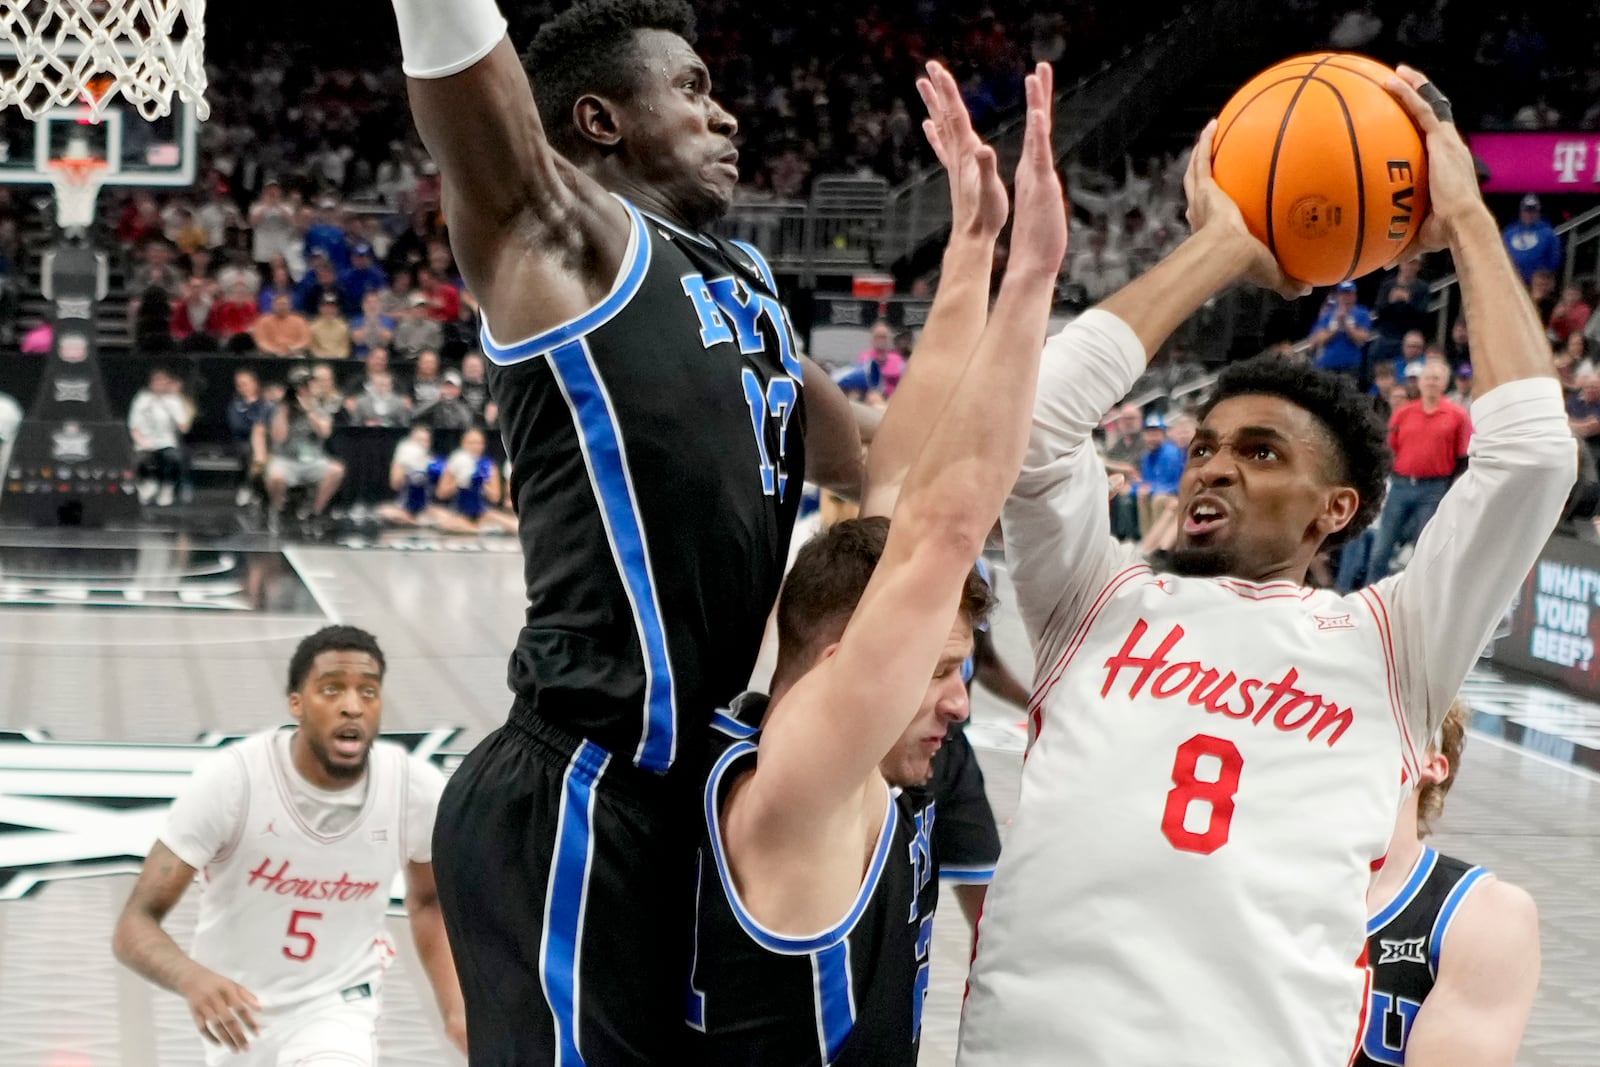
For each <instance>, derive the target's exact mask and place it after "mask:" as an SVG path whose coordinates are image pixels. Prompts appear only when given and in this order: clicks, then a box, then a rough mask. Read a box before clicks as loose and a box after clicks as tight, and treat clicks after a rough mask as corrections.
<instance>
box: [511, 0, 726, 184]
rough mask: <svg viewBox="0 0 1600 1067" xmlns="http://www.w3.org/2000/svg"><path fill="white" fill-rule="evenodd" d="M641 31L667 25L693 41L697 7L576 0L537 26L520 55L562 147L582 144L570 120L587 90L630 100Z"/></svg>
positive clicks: (652, 0) (665, 0)
mask: <svg viewBox="0 0 1600 1067" xmlns="http://www.w3.org/2000/svg"><path fill="white" fill-rule="evenodd" d="M640 30H665V31H666V32H667V33H675V34H677V35H678V36H679V37H682V38H683V39H684V40H685V41H688V42H689V43H690V44H693V43H694V11H693V10H692V9H691V8H690V7H689V5H688V4H687V3H686V2H685V0H578V2H577V3H575V4H573V5H572V6H571V7H569V8H567V9H566V10H565V11H563V12H562V13H561V14H560V15H557V16H556V17H555V18H553V19H551V20H550V21H549V22H547V23H545V24H544V25H543V26H541V27H540V28H539V32H538V33H537V34H535V35H534V38H533V43H532V44H530V45H528V47H527V49H526V50H525V51H524V52H523V54H522V65H523V66H524V67H525V68H527V71H528V80H529V81H530V82H532V83H533V95H534V98H535V99H536V100H538V101H539V118H540V120H541V121H542V122H543V123H544V134H545V136H546V137H547V138H549V140H550V143H551V144H552V145H553V146H555V148H556V149H557V150H558V151H562V152H571V151H572V150H573V149H575V148H579V147H581V146H582V138H581V137H580V136H579V134H578V130H577V127H576V126H575V125H574V124H573V122H572V109H573V107H574V106H576V105H577V103H578V98H579V97H582V96H585V95H587V94H589V93H594V94H597V95H599V96H606V97H610V98H612V99H626V98H627V97H629V96H631V95H632V93H633V91H634V89H635V87H636V86H637V84H638V82H637V71H638V69H639V64H638V63H636V62H634V56H633V49H634V43H635V38H636V36H637V35H638V33H639V31H640Z"/></svg>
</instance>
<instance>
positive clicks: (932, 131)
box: [922, 119, 945, 163]
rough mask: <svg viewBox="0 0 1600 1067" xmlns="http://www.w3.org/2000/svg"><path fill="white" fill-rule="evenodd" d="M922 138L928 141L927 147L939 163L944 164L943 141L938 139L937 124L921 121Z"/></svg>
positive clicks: (926, 120) (925, 120)
mask: <svg viewBox="0 0 1600 1067" xmlns="http://www.w3.org/2000/svg"><path fill="white" fill-rule="evenodd" d="M922 136H924V137H926V138H927V139H928V145H929V146H930V147H931V148H932V149H933V154H934V155H936V156H938V157H939V162H940V163H943V162H945V158H944V141H943V140H942V139H941V138H940V137H939V125H938V123H936V122H934V121H933V120H932V119H923V120H922Z"/></svg>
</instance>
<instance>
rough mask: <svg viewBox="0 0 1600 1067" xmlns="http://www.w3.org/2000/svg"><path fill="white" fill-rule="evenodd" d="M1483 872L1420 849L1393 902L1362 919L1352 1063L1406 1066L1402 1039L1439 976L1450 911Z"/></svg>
mask: <svg viewBox="0 0 1600 1067" xmlns="http://www.w3.org/2000/svg"><path fill="white" fill-rule="evenodd" d="M1488 873H1489V872H1488V871H1485V870H1484V869H1483V868H1482V867H1474V866H1472V865H1471V864H1469V863H1463V862H1461V861H1460V860H1457V859H1451V858H1450V857H1449V856H1441V855H1440V854H1439V853H1437V852H1435V851H1434V850H1433V849H1431V848H1426V847H1424V848H1423V850H1422V855H1421V856H1419V857H1418V858H1417V865H1416V867H1415V868H1414V869H1413V870H1412V872H1411V877H1410V878H1408V879H1406V884H1405V885H1404V886H1403V887H1402V888H1401V890H1400V892H1399V894H1397V895H1396V896H1395V898H1394V900H1392V901H1390V902H1389V904H1388V905H1387V906H1385V907H1384V909H1383V910H1382V911H1380V912H1378V914H1376V915H1374V916H1373V917H1372V918H1371V919H1369V920H1367V960H1368V964H1369V966H1370V967H1371V968H1372V1004H1371V1005H1370V1007H1369V1008H1368V1011H1367V1028H1366V1031H1365V1033H1364V1034H1363V1035H1362V1038H1361V1051H1360V1053H1359V1054H1358V1055H1357V1056H1356V1059H1355V1063H1356V1064H1357V1065H1370V1064H1388V1065H1391V1067H1395V1065H1399V1064H1403V1063H1405V1062H1406V1039H1407V1038H1408V1037H1409V1036H1410V1035H1411V1024H1412V1022H1414V1021H1415V1020H1416V1018H1417V1012H1418V1011H1420V1010H1422V1001H1423V999H1424V998H1425V997H1427V995H1428V992H1429V990H1431V989H1432V988H1433V981H1434V978H1435V977H1437V976H1438V973H1439V950H1440V949H1441V948H1442V947H1443V946H1444V935H1445V934H1446V933H1447V932H1448V931H1449V929H1450V924H1451V922H1453V921H1454V920H1455V917H1456V911H1457V909H1458V908H1459V907H1460V906H1461V902H1462V901H1463V900H1464V899H1466V896H1467V894H1468V893H1470V892H1471V891H1472V887H1473V886H1475V885H1477V884H1478V882H1479V881H1480V880H1482V879H1483V877H1484V876H1485V875H1487V874H1488Z"/></svg>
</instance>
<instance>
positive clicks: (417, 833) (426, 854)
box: [405, 756, 444, 863]
mask: <svg viewBox="0 0 1600 1067" xmlns="http://www.w3.org/2000/svg"><path fill="white" fill-rule="evenodd" d="M406 765H407V768H406V769H407V772H408V773H409V774H410V781H409V782H408V783H407V784H406V816H405V817H406V860H407V861H408V862H410V863H432V862H433V817H434V815H435V814H436V813H437V812H438V810H439V794H440V793H442V792H444V775H443V774H441V773H440V772H439V768H437V767H435V766H434V765H433V764H431V763H429V762H428V761H427V760H425V759H420V758H418V757H416V756H408V757H406Z"/></svg>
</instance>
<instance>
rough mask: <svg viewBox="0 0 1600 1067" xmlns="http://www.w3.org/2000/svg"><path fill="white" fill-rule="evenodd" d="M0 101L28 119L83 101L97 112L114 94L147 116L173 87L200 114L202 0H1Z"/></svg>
mask: <svg viewBox="0 0 1600 1067" xmlns="http://www.w3.org/2000/svg"><path fill="white" fill-rule="evenodd" d="M0 6H3V7H4V8H5V14H4V16H3V18H4V21H5V23H6V26H5V42H4V57H5V61H4V64H3V66H0V107H16V108H19V109H21V111H22V113H23V114H24V115H25V116H27V117H28V118H30V119H36V118H38V117H39V116H40V115H41V114H42V113H44V112H45V111H48V110H49V109H51V108H56V107H72V106H77V105H83V106H86V107H87V108H89V110H90V113H91V117H92V118H93V119H96V120H98V119H99V118H100V117H101V116H102V114H103V113H104V108H105V104H106V102H107V101H108V100H109V99H110V98H111V97H113V96H115V95H118V94H120V95H121V96H123V97H125V98H126V99H127V100H128V102H129V103H130V104H132V105H133V106H134V107H136V108H137V109H138V111H139V113H140V114H141V115H143V116H144V117H145V118H147V119H155V118H160V117H162V116H164V115H167V114H170V113H171V111H172V98H173V95H174V94H176V95H177V96H179V97H181V98H182V99H183V100H185V101H186V102H188V103H190V104H193V105H194V107H195V112H196V114H197V115H198V116H199V117H200V118H201V119H204V118H205V117H206V115H207V113H208V111H209V109H208V108H207V106H206V102H205V91H206V68H205V21H204V20H205V6H206V5H205V0H31V2H29V3H26V4H22V3H15V2H7V3H4V4H3V5H0Z"/></svg>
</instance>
